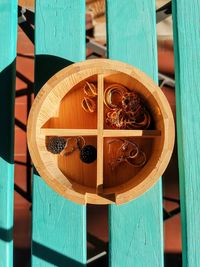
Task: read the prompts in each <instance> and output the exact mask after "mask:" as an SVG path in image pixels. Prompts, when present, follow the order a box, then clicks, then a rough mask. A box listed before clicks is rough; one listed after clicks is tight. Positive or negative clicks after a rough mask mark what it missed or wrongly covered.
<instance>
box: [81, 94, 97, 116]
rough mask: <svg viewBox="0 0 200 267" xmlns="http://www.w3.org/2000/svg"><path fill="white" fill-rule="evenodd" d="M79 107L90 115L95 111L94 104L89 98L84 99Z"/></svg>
mask: <svg viewBox="0 0 200 267" xmlns="http://www.w3.org/2000/svg"><path fill="white" fill-rule="evenodd" d="M81 106H82V108H83V109H84V110H85V111H86V112H90V113H92V112H95V110H96V104H95V102H94V100H93V99H91V98H90V97H84V98H83V100H82V103H81Z"/></svg>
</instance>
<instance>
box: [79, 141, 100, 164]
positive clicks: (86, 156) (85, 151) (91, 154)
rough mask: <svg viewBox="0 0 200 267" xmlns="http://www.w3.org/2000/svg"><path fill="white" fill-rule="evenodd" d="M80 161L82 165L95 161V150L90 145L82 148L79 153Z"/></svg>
mask: <svg viewBox="0 0 200 267" xmlns="http://www.w3.org/2000/svg"><path fill="white" fill-rule="evenodd" d="M80 159H81V161H83V162H84V163H92V162H94V161H95V160H96V159H97V150H96V148H95V147H94V146H92V145H86V146H84V147H83V148H82V149H81V151H80Z"/></svg>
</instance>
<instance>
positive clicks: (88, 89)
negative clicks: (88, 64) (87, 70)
mask: <svg viewBox="0 0 200 267" xmlns="http://www.w3.org/2000/svg"><path fill="white" fill-rule="evenodd" d="M83 90H84V93H85V95H87V96H89V97H96V96H97V88H96V86H95V85H94V84H93V83H89V82H86V84H85V86H84V87H83Z"/></svg>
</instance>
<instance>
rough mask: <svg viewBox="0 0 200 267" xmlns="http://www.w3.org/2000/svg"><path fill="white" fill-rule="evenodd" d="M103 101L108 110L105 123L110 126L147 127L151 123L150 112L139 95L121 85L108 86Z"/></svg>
mask: <svg viewBox="0 0 200 267" xmlns="http://www.w3.org/2000/svg"><path fill="white" fill-rule="evenodd" d="M114 95H115V97H114ZM104 103H105V105H106V107H107V108H108V109H109V110H110V111H109V112H107V115H106V123H107V124H108V125H109V126H111V127H116V128H120V129H147V128H148V127H149V125H150V123H151V117H150V114H149V112H148V111H147V109H146V108H145V106H144V104H143V102H142V100H141V98H140V97H139V95H138V94H137V93H135V92H134V91H130V90H128V89H127V88H126V87H125V86H123V85H120V84H112V85H110V86H108V87H107V88H106V89H105V92H104Z"/></svg>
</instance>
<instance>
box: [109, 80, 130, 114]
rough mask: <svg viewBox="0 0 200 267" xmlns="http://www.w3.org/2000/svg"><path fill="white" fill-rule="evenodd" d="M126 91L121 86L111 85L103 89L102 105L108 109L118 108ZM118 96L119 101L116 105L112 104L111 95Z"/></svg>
mask: <svg viewBox="0 0 200 267" xmlns="http://www.w3.org/2000/svg"><path fill="white" fill-rule="evenodd" d="M127 91H128V89H127V88H126V87H124V86H123V85H121V84H117V83H116V84H111V85H110V86H108V87H107V88H106V89H105V92H104V103H105V105H106V106H107V107H108V108H109V109H115V108H117V107H119V103H121V102H122V98H123V94H124V93H126V92H127ZM114 94H118V95H119V97H120V100H119V101H118V103H117V104H116V103H113V95H114Z"/></svg>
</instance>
